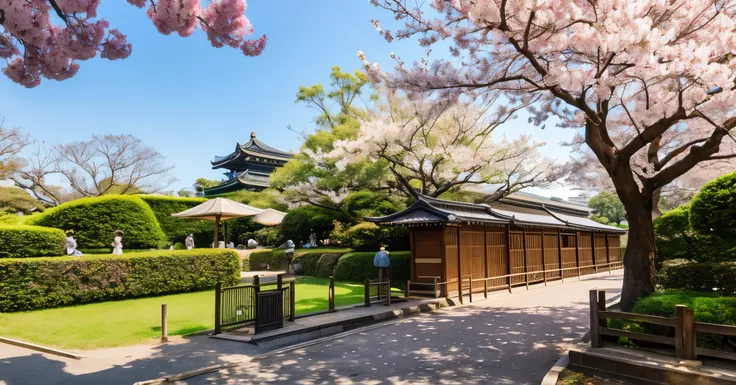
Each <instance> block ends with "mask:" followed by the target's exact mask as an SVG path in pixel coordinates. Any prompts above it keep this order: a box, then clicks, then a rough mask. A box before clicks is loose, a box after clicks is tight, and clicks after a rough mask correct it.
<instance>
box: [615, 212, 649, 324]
mask: <svg viewBox="0 0 736 385" xmlns="http://www.w3.org/2000/svg"><path fill="white" fill-rule="evenodd" d="M629 203H630V204H626V203H624V206H625V207H626V212H627V213H628V220H629V243H628V244H627V245H626V254H625V255H624V284H623V288H622V292H621V310H622V311H631V309H632V308H633V307H634V305H635V304H636V300H637V299H639V298H642V297H646V296H648V295H650V294H651V293H652V292H654V282H653V278H654V255H655V250H656V247H655V243H654V225H653V222H652V211H651V210H647V209H645V208H643V207H642V204H641V202H629ZM631 203H633V204H631Z"/></svg>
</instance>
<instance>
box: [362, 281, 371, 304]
mask: <svg viewBox="0 0 736 385" xmlns="http://www.w3.org/2000/svg"><path fill="white" fill-rule="evenodd" d="M363 287H364V291H365V294H364V297H365V298H364V299H365V306H371V281H369V280H367V279H366V280H365V283H364V286H363Z"/></svg>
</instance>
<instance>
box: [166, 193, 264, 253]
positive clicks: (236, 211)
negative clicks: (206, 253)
mask: <svg viewBox="0 0 736 385" xmlns="http://www.w3.org/2000/svg"><path fill="white" fill-rule="evenodd" d="M263 211H264V210H261V209H258V208H255V207H251V206H248V205H244V204H242V203H239V202H235V201H233V200H230V199H226V198H215V199H210V200H208V201H206V202H204V203H202V204H200V205H197V206H194V207H192V208H191V209H188V210H184V211H182V212H180V213H176V214H171V216H172V217H177V218H192V219H201V220H205V221H215V243H214V244H213V245H212V246H213V247H215V248H217V245H218V244H219V243H220V240H219V233H220V221H221V220H222V221H226V220H228V219H234V218H242V217H252V216H254V215H257V214H260V213H262V212H263Z"/></svg>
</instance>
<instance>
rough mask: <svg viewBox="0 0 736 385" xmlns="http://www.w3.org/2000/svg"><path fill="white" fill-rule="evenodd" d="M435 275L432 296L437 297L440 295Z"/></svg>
mask: <svg viewBox="0 0 736 385" xmlns="http://www.w3.org/2000/svg"><path fill="white" fill-rule="evenodd" d="M437 287H438V285H437V277H434V297H435V298H439V297H440V290H439V289H438V288H437Z"/></svg>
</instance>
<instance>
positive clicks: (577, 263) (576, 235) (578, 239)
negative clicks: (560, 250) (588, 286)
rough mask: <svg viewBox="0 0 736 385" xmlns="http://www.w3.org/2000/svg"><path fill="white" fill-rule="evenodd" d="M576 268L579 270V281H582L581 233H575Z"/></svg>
mask: <svg viewBox="0 0 736 385" xmlns="http://www.w3.org/2000/svg"><path fill="white" fill-rule="evenodd" d="M575 267H577V268H578V280H580V233H579V232H577V231H576V232H575Z"/></svg>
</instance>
